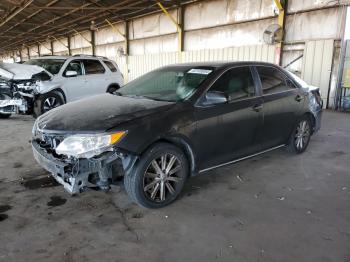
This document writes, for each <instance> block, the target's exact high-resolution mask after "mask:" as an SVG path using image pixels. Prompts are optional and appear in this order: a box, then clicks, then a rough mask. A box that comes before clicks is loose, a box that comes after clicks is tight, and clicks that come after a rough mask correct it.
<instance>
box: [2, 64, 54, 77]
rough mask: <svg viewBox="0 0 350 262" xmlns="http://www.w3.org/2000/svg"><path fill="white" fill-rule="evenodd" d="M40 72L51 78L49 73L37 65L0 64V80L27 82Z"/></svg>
mask: <svg viewBox="0 0 350 262" xmlns="http://www.w3.org/2000/svg"><path fill="white" fill-rule="evenodd" d="M42 71H45V72H46V73H47V74H48V75H49V76H51V77H52V74H51V73H49V72H48V71H46V70H45V69H44V68H42V67H40V66H37V65H25V64H15V63H14V64H11V63H0V78H3V79H6V80H27V79H31V78H32V77H33V75H35V74H38V73H41V72H42Z"/></svg>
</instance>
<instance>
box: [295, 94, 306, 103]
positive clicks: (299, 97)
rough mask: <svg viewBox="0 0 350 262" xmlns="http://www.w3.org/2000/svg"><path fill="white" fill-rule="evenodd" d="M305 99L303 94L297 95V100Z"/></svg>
mask: <svg viewBox="0 0 350 262" xmlns="http://www.w3.org/2000/svg"><path fill="white" fill-rule="evenodd" d="M303 99H304V97H303V96H302V95H297V96H296V97H295V101H297V102H301V101H302V100H303Z"/></svg>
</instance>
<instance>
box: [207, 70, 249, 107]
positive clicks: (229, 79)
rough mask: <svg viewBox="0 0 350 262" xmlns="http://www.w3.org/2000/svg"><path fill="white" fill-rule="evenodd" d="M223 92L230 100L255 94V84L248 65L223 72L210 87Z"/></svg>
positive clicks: (211, 89)
mask: <svg viewBox="0 0 350 262" xmlns="http://www.w3.org/2000/svg"><path fill="white" fill-rule="evenodd" d="M210 91H217V92H222V93H225V94H226V96H227V97H228V99H229V100H230V101H235V100H240V99H245V98H249V97H253V96H255V86H254V81H253V77H252V74H251V71H250V68H249V67H238V68H233V69H230V70H229V71H227V72H225V73H224V74H223V75H222V76H221V77H220V78H219V79H218V80H217V81H216V82H215V83H214V84H213V85H212V87H211V88H210Z"/></svg>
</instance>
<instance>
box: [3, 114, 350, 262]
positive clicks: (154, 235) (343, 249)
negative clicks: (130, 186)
mask: <svg viewBox="0 0 350 262" xmlns="http://www.w3.org/2000/svg"><path fill="white" fill-rule="evenodd" d="M323 120H324V121H323V128H322V130H321V131H320V132H319V133H318V134H317V135H315V136H314V137H313V138H312V140H311V143H310V146H309V148H308V150H307V151H306V152H305V153H304V154H302V155H293V154H290V153H287V152H285V151H284V150H283V149H282V150H277V151H274V152H271V153H267V154H265V155H262V156H259V157H255V158H253V159H250V160H247V161H244V162H240V163H238V164H235V165H232V166H229V167H225V168H221V169H217V170H216V171H213V172H209V173H207V174H205V175H201V176H198V177H195V178H191V179H190V180H189V181H188V182H187V185H186V188H185V190H184V192H183V194H182V197H181V198H180V199H179V200H178V201H177V202H175V203H174V204H172V205H171V206H169V207H166V208H163V209H160V210H146V209H142V208H140V207H138V206H136V205H135V204H132V203H131V202H130V201H129V199H128V197H127V196H126V194H125V192H124V190H123V188H121V187H117V186H115V187H113V189H112V191H111V192H109V193H107V194H106V193H102V192H95V191H88V192H85V193H83V194H81V195H79V196H76V197H70V196H69V195H68V194H67V193H66V192H65V191H64V189H63V188H62V187H61V186H57V185H56V184H55V183H54V181H52V180H51V179H50V178H48V177H47V173H46V172H45V171H44V170H42V169H41V168H40V167H39V166H38V165H37V164H36V163H35V162H34V160H33V157H32V153H31V148H30V144H29V139H30V134H31V127H32V124H33V120H32V118H31V117H27V116H16V117H13V118H10V119H9V120H1V121H0V130H1V134H0V170H1V171H0V172H1V173H0V261H24V260H27V261H181V262H183V261H269V262H272V261H293V262H295V261H298V262H300V261H318V262H322V261H336V262H341V261H350V115H349V114H345V113H335V112H325V114H324V118H323Z"/></svg>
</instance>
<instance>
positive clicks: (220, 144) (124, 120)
mask: <svg viewBox="0 0 350 262" xmlns="http://www.w3.org/2000/svg"><path fill="white" fill-rule="evenodd" d="M321 112H322V101H321V99H320V96H319V93H318V89H317V88H309V87H308V86H307V85H306V84H305V83H304V82H303V81H302V80H301V79H299V78H297V77H296V76H294V75H293V74H291V73H289V72H287V71H285V70H284V69H282V68H280V67H278V66H276V65H273V64H268V63H258V62H231V63H197V64H180V65H173V66H167V67H163V68H160V69H158V70H155V71H152V72H150V73H148V74H146V75H144V76H142V77H140V78H138V79H136V80H134V81H132V82H130V83H128V84H127V85H125V86H124V87H122V88H121V89H119V90H118V91H117V92H115V93H114V94H105V95H99V96H95V97H91V98H88V99H85V100H81V101H77V102H73V103H69V104H67V105H64V106H61V107H59V108H57V109H54V110H52V111H50V112H48V113H46V114H44V115H42V116H41V117H39V118H38V119H37V121H36V122H35V124H34V127H33V140H32V146H33V152H34V156H35V158H36V160H37V161H38V163H39V164H40V165H41V166H43V167H44V168H45V169H46V170H48V171H49V172H50V173H51V174H52V175H53V176H54V177H55V179H56V180H57V181H58V182H59V183H61V184H63V185H64V187H65V188H66V189H67V191H69V192H70V193H71V194H77V193H79V192H82V191H84V190H86V189H88V188H90V187H96V188H99V189H102V190H108V189H109V188H110V185H111V184H113V183H118V181H120V180H121V179H123V180H124V185H125V189H126V191H127V193H128V194H129V196H130V197H131V198H132V199H133V200H134V201H135V202H136V203H138V204H139V205H141V206H144V207H148V208H158V207H163V206H165V205H168V204H170V203H171V202H173V201H174V200H175V199H176V198H177V197H178V195H179V193H180V192H181V190H182V188H183V186H184V183H185V181H186V179H187V177H189V176H194V175H197V174H200V173H202V172H205V171H208V170H211V169H214V168H218V167H221V166H224V165H228V164H232V163H234V162H237V161H239V160H243V159H246V158H248V157H252V156H255V155H257V154H261V153H264V152H267V151H270V150H273V149H277V148H280V147H287V148H288V150H290V151H292V152H295V153H302V152H304V151H305V150H306V148H307V146H308V144H309V141H310V137H311V135H312V134H313V133H314V132H315V131H317V130H318V129H319V127H320V119H321Z"/></svg>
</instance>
